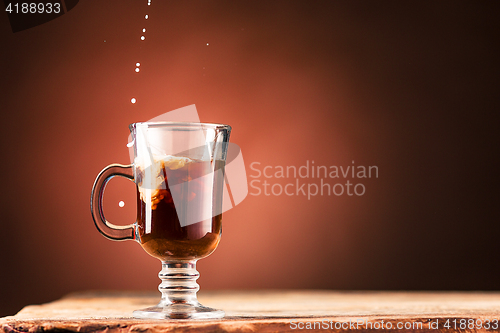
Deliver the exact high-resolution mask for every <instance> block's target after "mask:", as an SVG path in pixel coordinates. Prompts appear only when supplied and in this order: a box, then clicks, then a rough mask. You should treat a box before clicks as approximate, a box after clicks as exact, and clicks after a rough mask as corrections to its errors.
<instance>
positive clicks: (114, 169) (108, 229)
mask: <svg viewBox="0 0 500 333" xmlns="http://www.w3.org/2000/svg"><path fill="white" fill-rule="evenodd" d="M115 176H120V177H124V178H127V179H130V180H131V181H134V169H133V165H132V164H130V165H121V164H110V165H108V166H107V167H105V168H104V169H103V170H102V171H101V172H100V173H99V175H98V176H97V178H96V180H95V182H94V186H93V187H92V194H91V196H90V210H91V212H92V217H93V218H94V223H95V226H96V227H97V229H98V230H99V231H100V232H101V234H103V235H104V236H105V237H107V238H109V239H111V240H127V239H135V225H134V224H129V225H124V226H118V225H114V224H112V223H110V222H109V221H108V220H106V218H105V217H104V212H103V209H102V199H103V197H104V189H105V188H106V184H107V183H108V182H109V181H110V180H111V178H113V177H115Z"/></svg>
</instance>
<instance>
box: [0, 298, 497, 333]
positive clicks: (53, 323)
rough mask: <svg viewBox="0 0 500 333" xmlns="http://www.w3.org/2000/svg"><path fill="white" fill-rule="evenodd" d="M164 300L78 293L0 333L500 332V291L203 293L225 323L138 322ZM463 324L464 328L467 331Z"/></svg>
mask: <svg viewBox="0 0 500 333" xmlns="http://www.w3.org/2000/svg"><path fill="white" fill-rule="evenodd" d="M158 300H159V293H145V292H102V291H93V292H92V291H91V292H83V293H74V294H70V295H68V296H66V297H64V298H62V299H60V300H57V301H54V302H51V303H47V304H42V305H30V306H27V307H25V308H24V309H22V310H21V311H20V312H19V313H18V314H16V315H15V316H11V317H4V318H1V319H0V332H5V333H21V332H26V333H42V332H44V333H47V332H54V333H61V332H81V333H86V332H102V333H114V332H116V333H128V332H139V333H140V332H151V333H156V332H161V333H163V332H173V331H175V332H191V331H193V330H195V331H200V332H288V331H293V332H297V331H307V332H326V331H331V332H341V331H346V330H350V331H356V332H396V331H398V329H397V327H398V325H403V328H404V325H406V327H407V328H409V329H406V330H405V331H411V332H436V333H437V332H500V327H499V326H500V293H491V292H432V293H430V292H336V291H218V292H200V295H199V300H200V302H201V303H203V304H204V305H207V306H210V307H213V308H219V309H223V310H224V311H225V312H226V317H225V318H224V319H222V320H142V319H135V318H133V317H132V316H131V315H132V311H133V310H135V309H139V308H144V307H147V306H151V305H154V304H156V303H158ZM463 319H465V320H466V321H467V327H465V328H464V325H462V326H460V324H461V322H460V320H463ZM470 320H473V321H474V323H473V324H472V322H471V321H470ZM488 320H489V323H490V325H489V329H486V328H485V327H484V326H485V325H486V323H487V321H488ZM495 320H497V322H496V324H495ZM446 321H448V323H449V324H450V327H448V328H446V327H444V324H445V323H446ZM479 321H481V325H479V323H480V322H479ZM463 323H464V322H463V321H462V324H463ZM480 326H481V327H480ZM300 328H303V329H300Z"/></svg>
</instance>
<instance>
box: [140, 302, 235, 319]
mask: <svg viewBox="0 0 500 333" xmlns="http://www.w3.org/2000/svg"><path fill="white" fill-rule="evenodd" d="M224 315H225V313H224V311H222V310H216V309H212V308H208V307H206V306H203V305H201V304H198V305H197V306H194V305H190V304H169V305H166V306H159V305H157V306H152V307H150V308H146V309H141V310H135V311H134V317H135V318H144V319H218V318H222V317H224Z"/></svg>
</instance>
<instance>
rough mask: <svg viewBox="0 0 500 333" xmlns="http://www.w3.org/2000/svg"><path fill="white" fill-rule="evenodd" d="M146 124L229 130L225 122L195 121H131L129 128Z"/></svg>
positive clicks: (151, 125)
mask: <svg viewBox="0 0 500 333" xmlns="http://www.w3.org/2000/svg"><path fill="white" fill-rule="evenodd" d="M138 125H139V126H147V127H152V128H154V127H173V128H178V129H182V128H188V129H189V128H200V127H201V128H211V129H227V130H231V126H229V125H225V124H216V123H195V122H180V121H152V122H149V121H144V122H137V123H132V124H130V125H129V128H130V129H132V128H134V126H138Z"/></svg>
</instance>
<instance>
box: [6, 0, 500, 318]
mask: <svg viewBox="0 0 500 333" xmlns="http://www.w3.org/2000/svg"><path fill="white" fill-rule="evenodd" d="M146 4H147V1H146V0H143V1H138V0H134V1H132V0H129V1H124V0H108V1H97V0H93V1H90V0H85V1H80V3H79V4H78V5H77V6H76V7H75V8H74V9H73V10H71V11H70V12H69V13H67V14H65V15H63V16H62V17H60V18H58V19H56V20H53V21H51V22H48V23H46V24H43V25H41V26H38V27H35V28H32V29H29V30H26V31H22V32H19V33H15V34H14V33H12V32H11V30H10V26H9V22H8V19H7V15H6V14H5V13H4V14H0V36H1V37H0V38H1V49H2V51H1V52H0V54H1V66H0V68H1V72H0V75H1V76H0V77H1V83H2V86H1V92H0V94H1V95H0V110H1V117H2V118H1V120H2V140H1V145H2V146H1V149H2V151H1V152H2V163H1V167H2V169H1V172H2V194H1V200H0V203H1V235H2V240H1V242H0V316H4V315H8V314H14V313H15V312H16V311H18V310H19V309H20V308H21V307H22V306H24V305H26V304H32V303H39V302H47V301H50V300H53V299H55V298H58V297H60V296H62V295H64V294H66V293H68V292H72V291H77V290H87V289H141V290H155V289H156V288H157V285H158V284H159V280H158V278H157V273H158V271H159V269H160V263H159V262H158V261H157V260H156V259H154V258H151V257H149V256H148V255H147V254H146V253H145V252H144V251H143V250H142V249H141V247H140V246H139V245H138V244H137V243H135V242H111V241H109V240H106V239H105V238H104V237H102V236H101V235H100V234H99V233H98V232H97V230H96V229H95V227H94V225H93V221H92V218H91V215H90V208H89V201H90V190H91V187H92V184H93V182H94V179H95V177H96V175H97V174H98V172H99V171H100V170H101V169H102V168H103V167H104V166H106V165H108V164H110V163H113V162H118V163H125V164H126V163H128V161H129V158H128V150H127V147H126V146H125V145H126V143H127V136H128V127H127V126H128V124H129V123H132V122H136V121H145V120H148V119H150V118H153V117H155V116H157V115H159V114H162V113H164V112H167V111H170V110H173V109H176V108H179V107H183V106H186V105H190V104H196V106H197V108H198V112H199V114H200V118H201V120H202V121H203V122H222V123H227V124H230V125H231V126H233V133H232V136H231V141H232V142H235V143H237V144H239V145H240V147H241V148H242V152H243V157H244V159H245V164H246V165H247V172H248V175H249V176H250V175H253V176H255V175H256V173H255V172H254V171H252V170H250V169H249V165H250V163H252V162H260V163H262V166H265V165H272V166H276V165H283V166H287V165H295V166H297V167H299V166H301V165H304V164H305V162H306V161H307V160H309V161H312V160H314V162H315V165H327V166H329V165H343V166H346V165H351V164H352V161H353V160H354V161H355V164H356V165H366V166H368V165H376V166H378V167H379V178H378V179H369V180H362V181H361V182H362V183H363V184H364V185H365V186H366V194H365V195H364V196H361V197H356V196H352V197H350V196H347V195H344V196H341V197H335V196H330V197H329V196H323V197H319V196H318V197H315V198H313V199H312V200H310V201H308V200H307V198H304V197H303V196H291V197H288V196H285V195H283V196H264V195H260V196H252V195H249V196H248V197H247V199H246V200H245V201H244V202H243V203H241V204H240V205H239V206H238V207H237V208H236V209H233V210H231V211H229V212H227V213H226V214H225V215H224V234H223V238H222V242H221V244H220V246H219V248H218V250H217V251H216V252H215V253H214V254H213V255H212V256H210V257H209V258H207V259H204V260H201V261H200V262H199V267H198V269H199V271H200V272H201V277H200V279H199V283H200V285H201V288H202V289H201V290H202V291H201V292H203V290H208V289H252V288H326V289H338V290H342V289H387V290H396V289H405V290H406V289H409V290H419V289H431V290H437V289H443V290H451V289H453V290H456V289H458V290H499V289H500V284H499V282H498V281H499V280H498V276H499V274H500V269H499V264H498V254H499V245H498V244H499V239H500V226H499V223H498V222H499V209H498V202H499V194H498V193H499V191H498V185H499V181H498V180H499V179H498V171H497V170H498V142H500V141H499V140H498V139H499V138H498V136H499V135H498V121H497V119H498V112H499V107H500V101H499V95H498V88H499V78H500V71H499V69H500V66H499V61H498V59H500V52H499V36H500V35H499V32H500V29H499V22H498V21H499V20H498V18H499V17H500V11H499V6H498V2H496V1H438V2H435V1H411V2H408V1H305V0H304V1H158V0H153V4H152V6H150V7H148V6H147V5H146ZM145 14H149V15H150V19H149V20H147V21H145V20H144V19H143V17H144V15H145ZM143 27H146V28H147V32H146V34H145V35H146V40H145V41H144V42H141V41H140V40H139V37H140V35H141V31H142V28H143ZM104 40H105V41H106V42H104ZM207 43H209V45H208V46H207V45H206V44H207ZM137 61H139V62H141V64H142V65H141V72H140V73H139V74H137V73H135V72H134V68H135V63H136V62H137ZM131 97H135V98H137V100H138V102H137V103H136V104H135V105H132V104H131V103H130V98H131ZM260 180H261V181H262V180H264V178H260ZM270 181H271V182H273V183H275V182H279V183H281V184H286V183H288V182H290V181H294V180H287V179H284V180H276V179H271V180H270ZM354 182H359V180H354ZM331 183H335V182H334V181H333V180H332V181H331ZM251 192H253V193H255V190H252V189H251ZM134 196H135V193H134V186H133V184H132V183H129V182H127V181H126V180H121V179H118V180H113V181H112V182H111V183H110V185H109V187H108V190H107V193H106V213H107V217H108V218H109V219H110V220H111V221H113V222H115V223H116V224H127V223H131V222H132V221H133V219H134V214H135V207H134V204H133V202H134ZM119 200H124V201H125V202H126V205H125V207H124V208H119V207H118V205H117V203H118V201H119Z"/></svg>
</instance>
